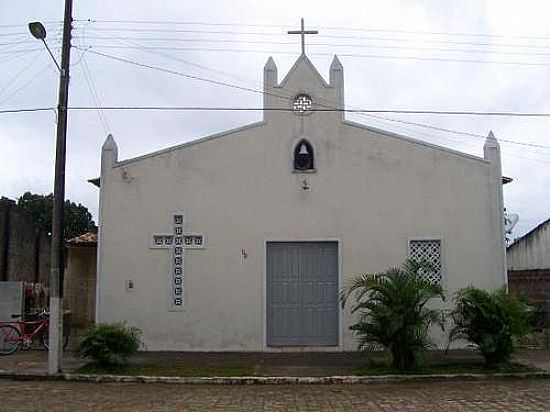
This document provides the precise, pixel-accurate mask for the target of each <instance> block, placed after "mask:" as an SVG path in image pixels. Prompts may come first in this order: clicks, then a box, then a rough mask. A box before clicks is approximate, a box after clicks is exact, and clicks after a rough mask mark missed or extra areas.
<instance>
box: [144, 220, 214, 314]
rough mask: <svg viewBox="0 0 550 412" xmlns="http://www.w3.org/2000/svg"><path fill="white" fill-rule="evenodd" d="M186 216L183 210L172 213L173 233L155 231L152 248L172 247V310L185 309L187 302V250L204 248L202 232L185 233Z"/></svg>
mask: <svg viewBox="0 0 550 412" xmlns="http://www.w3.org/2000/svg"><path fill="white" fill-rule="evenodd" d="M184 224H185V218H184V214H183V213H181V212H177V213H174V214H173V215H172V228H173V231H172V233H153V235H152V238H151V249H170V251H171V254H170V255H171V260H172V262H171V264H170V272H169V284H170V303H169V310H170V311H179V310H183V305H184V303H185V293H184V292H185V250H186V249H203V248H204V247H205V239H204V235H203V234H202V233H184Z"/></svg>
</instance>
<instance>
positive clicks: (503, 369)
mask: <svg viewBox="0 0 550 412" xmlns="http://www.w3.org/2000/svg"><path fill="white" fill-rule="evenodd" d="M540 371H541V369H537V368H533V367H531V366H526V365H522V364H519V363H507V364H502V365H499V366H498V367H494V368H488V367H487V366H485V364H484V363H482V362H479V363H458V362H457V363H442V364H433V365H425V366H422V367H419V368H418V369H415V370H410V371H400V370H397V369H393V368H391V367H390V366H388V365H387V364H370V365H366V366H361V367H358V368H355V369H353V372H352V373H353V374H354V375H358V376H366V375H371V376H376V375H432V374H458V373H483V374H495V373H522V372H523V373H524V372H540Z"/></svg>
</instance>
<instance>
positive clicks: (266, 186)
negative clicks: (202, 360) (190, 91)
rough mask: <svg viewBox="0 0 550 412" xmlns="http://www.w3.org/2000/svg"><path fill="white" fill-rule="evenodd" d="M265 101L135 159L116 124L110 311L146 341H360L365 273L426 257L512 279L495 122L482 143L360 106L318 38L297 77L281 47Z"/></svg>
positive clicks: (105, 312) (319, 344)
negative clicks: (351, 113)
mask: <svg viewBox="0 0 550 412" xmlns="http://www.w3.org/2000/svg"><path fill="white" fill-rule="evenodd" d="M302 31H303V30H302ZM302 36H303V34H302ZM302 51H303V49H302ZM263 106H264V111H263V118H262V119H261V120H260V121H258V122H256V123H252V124H248V125H246V126H243V127H239V128H237V129H233V130H228V131H224V132H222V133H217V134H215V135H212V136H207V137H202V138H199V139H196V140H191V141H188V142H186V143H183V144H180V145H177V146H174V147H170V148H167V149H164V150H160V151H157V152H154V153H150V154H146V155H143V156H140V157H136V158H132V159H124V160H122V159H119V158H118V154H117V145H116V143H115V140H114V139H113V137H112V136H109V137H108V138H107V140H106V142H105V144H104V145H103V148H102V153H101V176H100V179H99V184H100V205H99V222H100V230H99V249H98V267H97V271H98V272H97V274H98V277H97V305H96V307H97V309H96V312H97V313H96V321H97V322H117V321H126V322H127V323H128V324H129V325H131V326H137V327H139V328H140V329H142V330H143V334H144V335H143V337H144V341H145V345H146V349H147V350H182V351H300V350H319V351H343V350H355V349H356V347H357V342H356V340H355V337H354V336H353V334H352V332H351V331H350V330H349V326H350V325H351V324H352V323H354V321H353V318H352V315H351V314H350V313H349V309H348V308H345V309H342V308H341V306H340V305H339V302H338V291H339V290H340V288H342V287H343V286H344V285H345V284H346V282H347V281H348V280H349V279H351V278H352V277H354V276H355V275H358V274H362V273H366V272H368V273H371V272H377V271H383V270H385V269H387V268H389V267H392V266H398V265H400V264H401V263H402V262H403V261H404V260H405V259H406V258H407V257H412V258H418V259H419V258H425V259H428V260H429V261H430V262H432V263H433V265H434V267H435V269H434V271H433V272H432V273H429V274H426V276H428V277H429V278H430V279H431V280H432V281H434V282H438V283H440V284H441V285H442V286H443V287H444V289H445V291H446V292H447V295H448V296H449V297H452V294H453V293H454V292H455V291H456V290H458V289H460V288H462V287H465V286H469V285H474V286H477V287H482V288H487V289H494V288H498V287H501V286H503V285H505V284H506V267H505V246H504V228H503V223H504V218H503V200H502V175H501V160H500V149H499V144H498V142H497V140H496V139H495V137H494V136H493V134H492V133H489V136H488V137H487V140H486V142H485V146H484V153H483V157H478V156H473V155H470V154H466V153H461V152H459V151H456V150H452V149H449V148H445V147H442V146H437V145H434V144H430V143H426V142H423V141H420V140H416V139H415V138H414V137H413V136H411V137H407V136H402V135H398V134H395V133H393V132H388V131H384V130H380V129H377V128H373V127H369V126H366V125H364V124H360V123H357V122H353V121H350V120H347V119H346V116H345V112H344V111H343V110H342V109H344V69H343V67H342V64H341V63H340V61H339V60H338V58H337V57H334V59H333V61H332V64H331V66H330V71H329V75H328V80H325V78H324V77H323V76H322V75H321V74H320V73H319V72H318V71H317V69H316V68H315V67H314V65H313V64H312V62H311V61H310V60H309V58H308V57H307V56H306V54H305V53H304V52H302V54H301V56H300V57H299V58H298V59H297V61H296V62H295V64H294V65H293V66H292V68H291V69H290V71H289V72H288V73H287V74H286V76H284V77H283V78H282V79H280V78H279V76H278V73H277V67H276V65H275V62H274V60H273V59H272V58H269V59H268V61H267V63H266V65H265V67H264V100H263ZM451 304H452V299H448V301H447V302H440V301H434V302H433V305H444V306H446V307H450V305H451ZM434 333H435V332H434ZM435 338H436V341H437V342H438V343H439V344H442V345H443V344H445V343H446V340H445V338H444V337H443V336H435Z"/></svg>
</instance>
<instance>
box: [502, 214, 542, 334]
mask: <svg viewBox="0 0 550 412" xmlns="http://www.w3.org/2000/svg"><path fill="white" fill-rule="evenodd" d="M506 259H507V262H508V283H509V286H510V290H511V291H513V292H516V293H518V294H521V295H524V296H526V297H527V298H528V300H529V301H530V303H532V304H535V305H537V306H539V310H542V311H543V312H545V318H546V322H548V324H550V219H548V220H546V221H545V222H542V223H541V224H540V225H538V226H537V227H535V228H534V229H533V230H531V231H530V232H529V233H527V234H526V235H524V236H522V237H521V238H519V239H516V240H515V241H514V243H512V244H511V245H510V246H509V247H508V249H507V252H506Z"/></svg>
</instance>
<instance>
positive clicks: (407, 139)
mask: <svg viewBox="0 0 550 412" xmlns="http://www.w3.org/2000/svg"><path fill="white" fill-rule="evenodd" d="M342 124H344V125H346V126H350V127H356V128H358V129H363V130H368V131H369V132H373V133H378V134H382V135H384V136H388V137H392V138H395V139H399V140H403V141H405V142H408V143H413V144H416V145H419V146H424V147H427V148H430V149H435V150H439V151H442V152H445V153H449V154H452V155H455V156H459V157H463V158H466V159H470V160H476V161H478V162H481V163H484V164H490V163H491V162H489V161H487V160H485V159H483V158H482V157H478V156H474V155H471V154H468V153H464V152H459V151H458V150H454V149H449V148H448V147H444V146H438V145H436V144H433V143H428V142H424V141H422V140H418V139H415V138H413V137H408V136H403V135H400V134H397V133H393V132H390V131H386V130H383V129H378V128H376V127H372V126H367V125H365V124H362V123H357V122H354V121H351V120H347V119H344V120H342Z"/></svg>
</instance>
